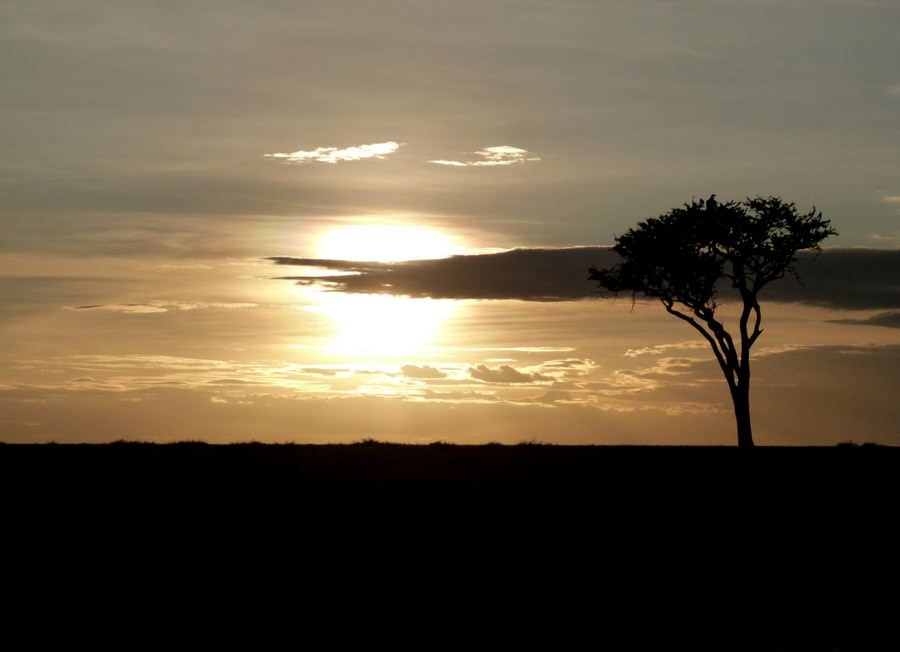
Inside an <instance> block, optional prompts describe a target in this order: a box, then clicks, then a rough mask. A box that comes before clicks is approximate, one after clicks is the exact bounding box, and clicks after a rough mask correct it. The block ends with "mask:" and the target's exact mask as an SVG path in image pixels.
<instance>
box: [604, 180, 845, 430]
mask: <svg viewBox="0 0 900 652" xmlns="http://www.w3.org/2000/svg"><path fill="white" fill-rule="evenodd" d="M715 197H716V196H715V195H712V196H711V197H710V198H709V199H707V200H705V201H704V200H693V201H692V202H691V203H689V204H684V206H683V207H681V208H675V209H673V210H671V211H669V212H668V213H665V214H663V215H660V216H659V217H655V218H651V219H648V220H646V221H644V222H640V223H639V224H638V225H637V227H635V228H632V229H629V230H628V232H627V233H625V235H622V236H620V237H617V238H616V244H615V246H614V247H613V250H614V251H616V252H617V253H618V254H619V255H620V256H621V257H622V262H621V263H619V264H617V265H615V266H613V267H609V268H604V269H597V268H593V267H592V268H591V269H590V279H591V280H594V281H597V282H598V283H599V285H600V287H602V288H605V289H606V290H608V291H610V292H612V293H614V294H618V293H620V292H631V293H632V297H636V296H639V295H640V296H645V297H653V298H657V299H659V300H660V301H661V302H662V304H663V305H664V306H665V308H666V310H667V311H668V312H669V314H671V315H674V316H675V317H678V318H679V319H681V320H683V321H686V322H687V323H688V324H690V325H691V326H693V327H694V328H695V329H696V330H697V331H699V332H700V334H701V335H702V336H703V337H704V338H705V339H706V341H707V342H709V345H710V346H711V347H712V350H713V353H714V354H715V357H716V361H717V362H718V363H719V367H720V368H721V369H722V373H723V374H724V375H725V380H726V381H727V383H728V389H729V391H730V393H731V399H732V402H733V403H734V416H735V418H736V420H737V438H738V446H740V447H752V446H753V431H752V428H751V425H750V349H751V348H752V347H753V345H754V344H755V343H756V341H757V339H759V336H760V335H761V334H762V328H761V327H760V325H761V323H762V310H761V308H760V305H759V293H760V291H761V290H762V289H763V288H764V287H765V286H766V285H767V284H769V283H771V282H772V281H775V280H777V279H780V278H782V277H784V276H785V274H789V273H790V274H793V275H794V276H797V272H796V270H795V269H794V263H795V262H796V261H797V252H799V251H801V250H804V249H812V250H816V251H819V250H820V246H819V244H820V243H821V242H822V240H824V239H825V238H827V237H828V236H830V235H836V234H837V231H835V230H834V229H833V228H831V226H830V221H829V220H826V219H823V218H822V213H821V212H818V211H816V209H815V207H813V209H812V210H811V211H809V212H808V213H803V214H800V213H798V212H797V209H796V207H795V205H794V204H793V203H787V202H784V201H782V200H781V199H780V198H778V197H765V198H763V197H755V198H748V199H746V200H745V201H743V202H735V201H729V202H725V203H719V202H717V201H716V199H715ZM798 278H799V277H798ZM723 282H727V283H730V285H731V287H732V288H734V289H735V290H737V294H738V295H739V299H740V302H741V304H742V309H741V313H740V318H739V321H738V333H737V334H736V336H732V334H731V333H729V332H728V331H727V330H726V329H725V327H724V325H723V323H722V320H721V319H719V318H718V317H717V315H716V309H717V307H718V304H717V301H716V293H717V289H719V288H720V287H721V285H722V284H723Z"/></svg>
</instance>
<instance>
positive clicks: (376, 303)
mask: <svg viewBox="0 0 900 652" xmlns="http://www.w3.org/2000/svg"><path fill="white" fill-rule="evenodd" d="M457 304H458V302H456V301H452V300H446V299H444V300H435V299H412V298H409V297H395V296H390V295H383V294H380V295H373V294H343V293H339V292H320V293H319V296H318V305H317V307H316V309H317V310H319V311H320V312H322V313H323V314H325V315H326V316H327V317H328V318H329V319H330V321H331V322H332V327H333V329H334V330H333V331H332V333H333V334H332V336H331V337H330V338H329V339H328V340H327V341H326V342H323V344H322V346H321V347H320V350H321V351H322V352H324V353H329V354H332V355H337V356H346V355H350V356H365V357H378V358H382V359H390V358H397V357H404V356H410V355H414V354H417V353H422V352H424V351H427V350H428V349H429V348H430V347H431V346H433V345H434V343H435V341H436V340H437V339H438V338H439V337H440V335H441V330H442V327H443V326H444V325H445V323H446V322H447V321H448V320H449V319H450V318H451V317H453V315H454V313H455V312H456V311H457V308H458V305H457Z"/></svg>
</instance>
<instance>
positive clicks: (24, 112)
mask: <svg viewBox="0 0 900 652" xmlns="http://www.w3.org/2000/svg"><path fill="white" fill-rule="evenodd" d="M897 61H900V3H897V2H896V0H884V1H879V0H780V1H776V0H743V1H741V0H681V1H678V2H675V1H661V0H660V1H649V0H629V1H624V0H623V1H616V0H609V1H607V0H603V1H596V2H575V1H567V0H555V1H554V2H538V1H529V0H517V1H516V2H505V1H500V0H496V1H494V0H491V1H489V2H486V1H483V0H482V1H479V2H474V1H468V0H456V1H454V2H437V1H431V0H418V1H412V0H410V1H396V0H380V1H378V2H362V1H354V0H348V1H344V2H326V1H323V2H303V1H292V2H288V1H284V2H279V1H275V0H273V1H268V2H250V1H242V2H237V1H234V0H217V1H215V2H205V1H200V0H198V1H197V2H163V1H146V0H144V1H141V2H132V1H129V0H116V1H100V0H80V1H79V2H77V3H73V2H65V1H59V2H53V1H49V0H29V1H27V2H18V1H16V0H7V1H6V2H4V3H3V4H2V6H0V120H2V124H3V129H2V130H0V151H2V152H3V156H2V158H0V172H2V174H0V197H2V202H0V287H2V296H3V298H4V300H3V301H2V302H0V338H2V341H3V342H4V343H5V345H4V346H3V347H2V348H0V440H2V441H51V440H52V441H109V440H115V439H123V438H124V439H142V440H148V441H170V440H179V439H204V440H207V441H223V442H224V441H239V440H259V441H298V442H343V441H357V440H360V439H363V438H368V437H373V438H377V439H382V440H390V441H405V442H406V441H408V442H428V441H435V440H443V441H454V442H459V443H481V442H487V441H500V442H508V443H514V442H519V441H531V440H538V441H545V442H552V443H597V444H603V443H609V444H628V443H640V444H643V443H657V444H662V443H667V444H672V443H675V444H682V443H683V444H701V443H703V444H733V443H734V440H735V437H734V419H733V417H732V415H731V408H730V399H729V397H728V393H727V388H726V386H725V384H724V381H723V379H722V378H721V374H720V372H719V371H718V369H717V368H716V366H715V361H714V360H713V358H712V354H711V352H710V351H709V350H708V349H707V348H705V346H706V345H705V343H704V342H703V341H702V340H701V339H700V338H699V336H698V335H697V334H696V333H695V332H694V331H692V330H691V329H690V328H689V327H688V326H686V325H685V324H683V323H680V322H678V321H677V320H675V319H673V318H671V317H670V316H668V315H666V313H665V311H664V309H663V308H662V306H661V305H660V304H659V303H658V302H656V303H654V302H650V301H637V302H635V303H632V302H631V301H630V299H623V298H619V299H618V300H613V299H610V298H604V297H601V296H600V295H599V293H598V292H597V290H596V288H595V287H593V286H592V285H591V283H589V282H588V281H587V267H589V266H590V265H591V264H594V263H593V261H599V262H600V263H602V262H603V261H605V260H609V259H608V256H609V252H608V250H607V249H606V248H605V247H608V246H609V245H611V244H613V243H614V239H615V237H616V236H617V235H621V234H622V233H623V232H625V231H626V230H627V229H629V228H630V227H632V226H634V225H635V224H636V223H637V222H639V221H641V220H644V219H646V218H648V217H653V216H656V215H659V214H661V213H664V212H666V211H668V210H669V209H671V208H673V207H676V206H680V205H681V204H683V203H685V202H688V201H691V200H692V199H693V198H697V197H706V196H708V195H709V194H711V193H717V195H718V197H719V198H720V199H737V200H740V199H743V198H744V197H748V196H756V195H764V196H768V195H774V196H780V197H782V198H784V199H785V200H787V201H791V202H795V203H796V204H797V206H798V208H800V209H802V210H804V211H805V210H808V209H809V208H810V207H812V206H816V207H817V208H818V209H819V210H821V211H822V212H823V214H824V216H825V217H826V218H828V219H830V220H831V223H832V226H834V227H835V229H836V230H837V231H838V232H839V235H838V236H836V237H833V238H830V239H829V240H828V241H826V242H825V243H824V246H825V247H826V250H825V251H824V252H823V254H822V255H821V256H820V257H819V258H818V259H817V260H815V261H813V262H809V263H808V264H807V263H806V262H804V264H803V265H802V276H803V278H804V284H803V285H800V284H797V283H796V282H794V281H789V280H785V281H783V282H781V283H780V285H778V287H772V288H771V289H770V290H767V292H768V294H766V293H764V294H763V295H762V300H763V310H764V323H763V326H764V328H765V334H764V335H763V337H762V338H761V339H760V341H759V342H758V344H757V345H756V348H755V349H754V372H753V373H754V375H753V389H752V406H753V407H752V410H753V419H754V434H755V437H756V439H757V442H758V443H763V444H814V443H822V444H832V443H836V442H841V441H857V442H862V441H876V442H881V443H893V444H897V443H900V402H898V401H897V396H898V395H900V391H898V390H900V380H898V376H900V374H898V371H900V69H898V67H897V65H896V62H897ZM325 275H331V276H330V277H329V278H328V279H326V280H322V279H321V277H322V276H325ZM335 275H337V276H335ZM723 310H724V312H725V314H729V310H732V311H733V306H730V305H728V304H727V303H726V305H725V306H724V307H723ZM732 323H733V322H732Z"/></svg>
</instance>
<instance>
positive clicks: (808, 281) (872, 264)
mask: <svg viewBox="0 0 900 652" xmlns="http://www.w3.org/2000/svg"><path fill="white" fill-rule="evenodd" d="M617 259H618V257H617V255H616V254H615V253H614V252H613V251H612V250H611V249H610V248H609V247H568V248H558V249H513V250H511V251H504V252H500V253H491V254H477V255H466V256H453V257H450V258H443V259H439V260H418V261H406V262H399V263H377V262H357V261H341V260H322V259H316V258H291V257H284V256H281V257H273V258H270V259H269V260H272V261H273V262H274V263H276V264H278V265H286V266H291V265H300V266H318V267H323V268H326V269H329V270H333V271H350V272H356V274H355V275H348V276H339V277H337V276H335V277H330V278H325V279H323V278H321V277H313V276H284V277H278V278H281V279H287V280H295V281H297V282H298V283H302V284H322V285H325V286H328V287H330V288H331V289H333V290H335V291H341V292H356V293H379V294H395V295H403V296H412V297H431V298H435V299H519V300H525V301H567V300H576V299H589V298H598V297H600V296H603V295H602V294H601V292H600V291H598V289H597V287H596V284H594V283H592V282H590V281H588V279H587V275H588V274H587V270H588V268H589V267H591V266H597V267H605V266H609V265H613V264H615V262H616V260H617ZM796 267H797V271H798V273H799V275H800V279H801V282H798V281H797V280H796V279H794V278H793V277H787V278H785V279H782V280H781V281H778V282H776V283H773V284H772V285H771V286H769V287H767V288H766V289H765V290H764V291H763V295H762V296H763V298H764V299H765V300H768V301H781V302H798V303H806V304H810V305H817V306H825V307H831V308H840V309H848V310H868V309H892V308H898V307H900V250H875V249H832V250H826V251H823V252H821V253H820V254H818V255H815V256H813V255H802V256H801V258H800V261H799V262H798V264H797V266H796ZM727 296H728V295H727V288H723V291H722V297H723V298H727Z"/></svg>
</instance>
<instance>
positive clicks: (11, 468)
mask: <svg viewBox="0 0 900 652" xmlns="http://www.w3.org/2000/svg"><path fill="white" fill-rule="evenodd" d="M898 469H900V449H896V448H883V447H868V446H856V447H832V448H824V447H823V448H759V449H756V450H751V451H741V450H737V449H735V448H696V447H684V448H676V447H574V446H573V447H570V446H544V445H519V446H499V445H488V446H449V445H431V446H404V445H387V444H376V443H362V444H356V445H327V446H310V445H262V444H240V445H204V444H196V443H184V444H169V445H153V444H131V443H123V444H109V445H0V483H2V492H3V493H2V495H3V498H4V503H3V504H4V509H3V514H2V519H3V525H4V530H3V533H4V544H6V545H9V544H10V543H12V544H14V545H16V546H17V551H16V552H14V553H10V554H8V556H7V557H6V559H7V561H8V562H10V563H12V562H14V561H15V560H20V561H17V562H16V563H13V564H12V566H9V567H10V568H12V567H17V568H21V569H22V570H23V571H24V572H25V573H26V574H27V575H28V576H31V574H33V573H34V572H35V569H41V568H44V567H46V566H48V564H51V565H52V568H53V573H59V574H61V576H68V575H69V574H71V572H72V569H77V571H78V573H79V577H78V581H77V582H74V583H72V584H71V586H74V587H81V586H89V585H91V583H92V582H94V581H95V580H94V577H95V575H96V574H97V573H98V572H100V571H99V569H102V571H103V572H105V573H112V574H113V575H115V576H118V575H121V577H122V582H121V583H122V585H123V586H125V587H126V588H125V589H121V587H120V589H117V590H122V591H126V592H127V590H129V589H128V587H134V586H144V585H145V584H153V583H154V582H156V583H162V584H163V585H164V588H166V587H169V588H166V590H167V591H169V594H170V597H169V598H168V600H171V599H172V595H173V594H172V589H171V587H174V586H176V585H177V586H182V585H183V584H184V583H185V582H188V583H190V582H193V583H194V585H196V586H201V585H202V586H206V587H210V586H217V587H219V586H221V587H224V588H222V590H223V591H226V592H227V591H229V590H230V589H229V588H227V587H231V586H233V584H234V583H235V582H236V581H238V580H237V579H236V578H243V581H244V582H246V581H247V578H248V577H249V578H251V583H255V582H256V581H257V580H258V579H260V578H265V579H266V581H267V582H270V583H272V584H281V585H283V586H282V588H281V589H279V591H282V590H289V592H290V594H291V595H295V596H296V595H301V594H302V595H313V596H314V597H317V599H319V600H320V601H321V600H322V599H324V598H322V596H323V595H331V596H332V597H331V598H329V599H333V600H335V602H333V603H328V604H334V605H341V607H340V608H341V609H343V608H344V605H345V604H346V603H347V600H349V599H353V598H354V597H358V595H360V594H359V591H360V590H361V587H364V590H365V591H366V592H365V593H364V595H365V596H366V597H365V599H364V600H363V602H364V604H365V607H366V608H367V609H368V608H377V607H379V605H380V606H381V607H384V606H385V605H384V604H382V602H383V597H381V596H382V593H383V592H384V591H386V590H388V589H389V588H391V587H400V588H401V589H402V591H404V592H405V598H404V599H405V602H404V604H406V605H407V607H406V608H420V609H424V610H426V611H427V610H428V609H429V608H431V607H432V606H433V605H434V604H439V603H441V601H450V602H451V604H450V605H447V606H445V607H444V610H443V611H441V613H446V614H456V613H457V612H456V611H454V610H462V611H459V614H468V615H466V616H465V618H470V617H471V616H472V614H473V613H475V612H476V611H477V613H479V614H481V615H488V616H490V617H491V618H493V615H491V614H493V613H494V611H493V610H495V609H498V608H500V607H501V606H502V605H504V604H515V605H518V607H517V609H518V612H517V618H518V620H517V622H516V624H515V628H517V629H516V631H520V632H525V631H530V630H528V629H527V628H528V627H530V625H529V623H530V621H531V618H532V614H533V613H534V614H540V615H541V617H543V616H546V614H547V613H550V612H551V611H553V610H562V611H563V612H564V613H567V614H570V615H571V614H572V613H576V612H578V613H580V616H579V617H578V619H577V620H578V622H580V623H582V624H589V625H590V627H591V628H595V627H597V626H599V625H600V624H601V623H602V622H604V618H605V616H604V614H605V613H606V612H604V611H601V610H600V606H599V605H600V604H601V602H602V601H604V600H605V601H612V602H613V603H615V604H617V605H619V607H620V608H625V609H626V610H632V611H634V612H635V613H643V610H644V609H645V608H646V607H647V605H648V604H650V603H651V602H652V601H654V600H660V601H661V602H662V604H663V607H664V609H665V610H667V611H668V610H671V609H673V608H684V609H686V610H688V611H689V612H692V613H693V616H691V617H692V618H699V619H701V620H700V621H698V622H699V623H701V624H700V625H698V626H697V627H695V628H694V629H692V630H690V631H691V636H694V635H696V634H697V632H701V631H706V628H707V626H708V623H706V621H705V620H702V619H705V618H707V615H708V614H709V613H711V612H710V611H709V609H710V605H712V606H713V607H714V608H718V609H719V610H720V612H721V611H725V612H732V615H737V616H739V618H740V619H741V620H743V621H744V623H745V625H744V626H743V627H744V628H745V629H746V631H744V630H741V631H740V632H738V634H739V636H738V637H737V638H735V639H733V640H731V642H730V643H729V644H727V645H721V646H719V647H716V648H711V649H719V650H731V649H743V648H741V647H740V646H738V645H736V644H735V641H742V640H747V637H748V636H750V635H751V634H759V632H761V631H762V625H763V623H769V622H770V621H771V620H772V619H773V617H774V614H781V616H779V617H783V618H786V619H787V620H788V621H790V622H792V623H794V622H796V618H797V613H798V610H800V609H807V610H812V611H815V613H816V614H818V616H817V618H818V621H817V622H816V623H815V624H813V625H810V626H809V627H811V628H812V629H811V630H810V631H804V632H802V634H803V635H804V636H805V635H808V634H810V632H813V633H819V634H826V636H825V637H824V639H823V640H828V641H831V640H837V639H835V638H834V636H837V635H836V634H834V632H833V631H832V629H831V628H832V626H833V625H834V626H840V625H841V624H842V623H844V620H843V619H844V617H845V616H844V615H843V614H846V613H847V611H846V610H847V609H848V608H850V607H848V605H854V604H858V603H860V601H862V600H874V601H877V602H881V603H884V600H883V599H882V598H881V597H880V596H882V595H886V594H885V593H884V591H885V590H887V591H888V594H890V595H894V594H895V593H896V588H895V585H894V584H893V580H892V579H891V578H892V577H893V575H892V574H891V573H893V569H894V568H895V566H896V545H895V542H896V534H895V526H896V520H897V512H898V510H897V505H896V502H897V493H898V492H897V478H898ZM35 551H38V552H37V554H35ZM23 553H24V554H23ZM35 557H37V559H38V561H37V562H30V564H31V565H28V564H26V563H24V562H22V561H21V560H22V559H25V558H29V559H34V558H35ZM35 563H36V565H35ZM8 565H9V564H8ZM176 569H177V570H176ZM136 573H137V574H139V576H140V578H141V579H140V580H137V579H135V577H136ZM318 575H324V576H325V577H326V579H325V580H324V581H320V582H319V583H318V584H315V585H314V586H315V587H316V588H312V587H313V584H312V583H311V582H312V580H311V578H313V577H314V576H318ZM173 576H175V578H174V579H173ZM200 577H203V578H204V579H203V580H202V582H201V581H200V580H199V579H197V578H200ZM210 577H212V578H213V579H212V580H210V579H209V578H210ZM288 577H290V579H287V578H288ZM156 578H162V579H156ZM192 578H193V579H192ZM54 585H58V581H56V584H54ZM36 586H37V585H36ZM323 587H327V591H326V589H324V588H323ZM262 590H263V589H254V591H255V592H252V593H249V594H246V596H256V595H258V594H259V593H258V592H259V591H262ZM265 590H266V591H269V590H271V589H268V588H267V589H265ZM323 591H325V592H324V593H323ZM757 592H761V594H762V596H763V597H762V598H760V599H757V598H756V597H753V596H755V595H756V594H757ZM692 593H693V594H695V595H696V594H697V593H700V594H702V596H703V600H704V601H705V602H704V603H703V604H705V605H706V606H704V607H703V608H702V609H701V608H700V607H697V606H696V605H698V604H701V603H696V602H691V601H690V600H688V599H686V598H685V596H686V595H691V594H692ZM332 594H334V595H332ZM42 595H43V594H42ZM116 595H118V593H116ZM185 595H186V596H189V595H191V594H190V593H188V594H185ZM229 595H230V594H229ZM454 595H462V596H464V597H463V598H451V597H450V596H454ZM246 596H245V597H246ZM660 596H665V597H660ZM726 596H730V597H726ZM734 596H739V597H741V598H742V599H744V600H747V601H749V602H750V603H751V605H750V606H749V607H747V608H748V609H753V611H752V613H751V612H747V613H746V614H745V613H743V612H737V611H736V609H735V604H736V603H734V602H733V600H734ZM885 604H886V603H885ZM472 605H480V606H478V607H477V609H476V607H474V606H472ZM822 605H825V606H826V607H828V609H830V610H831V611H834V612H837V613H838V614H841V615H840V616H839V617H838V618H832V617H831V616H828V617H827V618H825V617H823V616H822V614H824V613H831V612H830V611H822V610H821V609H822V608H823V607H822ZM829 605H830V606H829ZM473 610H475V611H473ZM454 617H455V616H454ZM459 617H460V618H462V617H463V616H462V615H459ZM751 620H752V621H753V626H752V627H749V628H747V626H746V623H748V622H749V621H751ZM685 622H687V623H690V622H693V621H685ZM561 631H562V630H561ZM635 635H637V633H636V634H635ZM666 635H667V636H669V634H666ZM841 636H842V637H844V638H842V639H841V640H845V641H846V640H857V637H858V636H860V632H858V631H853V632H850V634H847V635H846V636H849V637H850V638H847V637H846V636H845V634H841ZM691 640H693V639H691ZM767 640H768V639H767ZM623 649H625V648H623ZM646 649H650V648H646ZM657 649H663V648H657ZM665 649H668V648H665ZM676 649H678V648H677V647H676ZM685 649H688V648H685ZM691 649H700V648H691ZM753 649H765V650H771V649H792V648H784V647H777V646H775V647H773V646H772V645H769V644H767V645H766V646H763V647H758V648H753ZM810 649H811V648H810ZM821 649H864V648H859V647H843V648H839V647H834V646H832V647H825V648H821ZM873 649H887V648H873ZM891 649H893V648H891Z"/></svg>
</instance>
